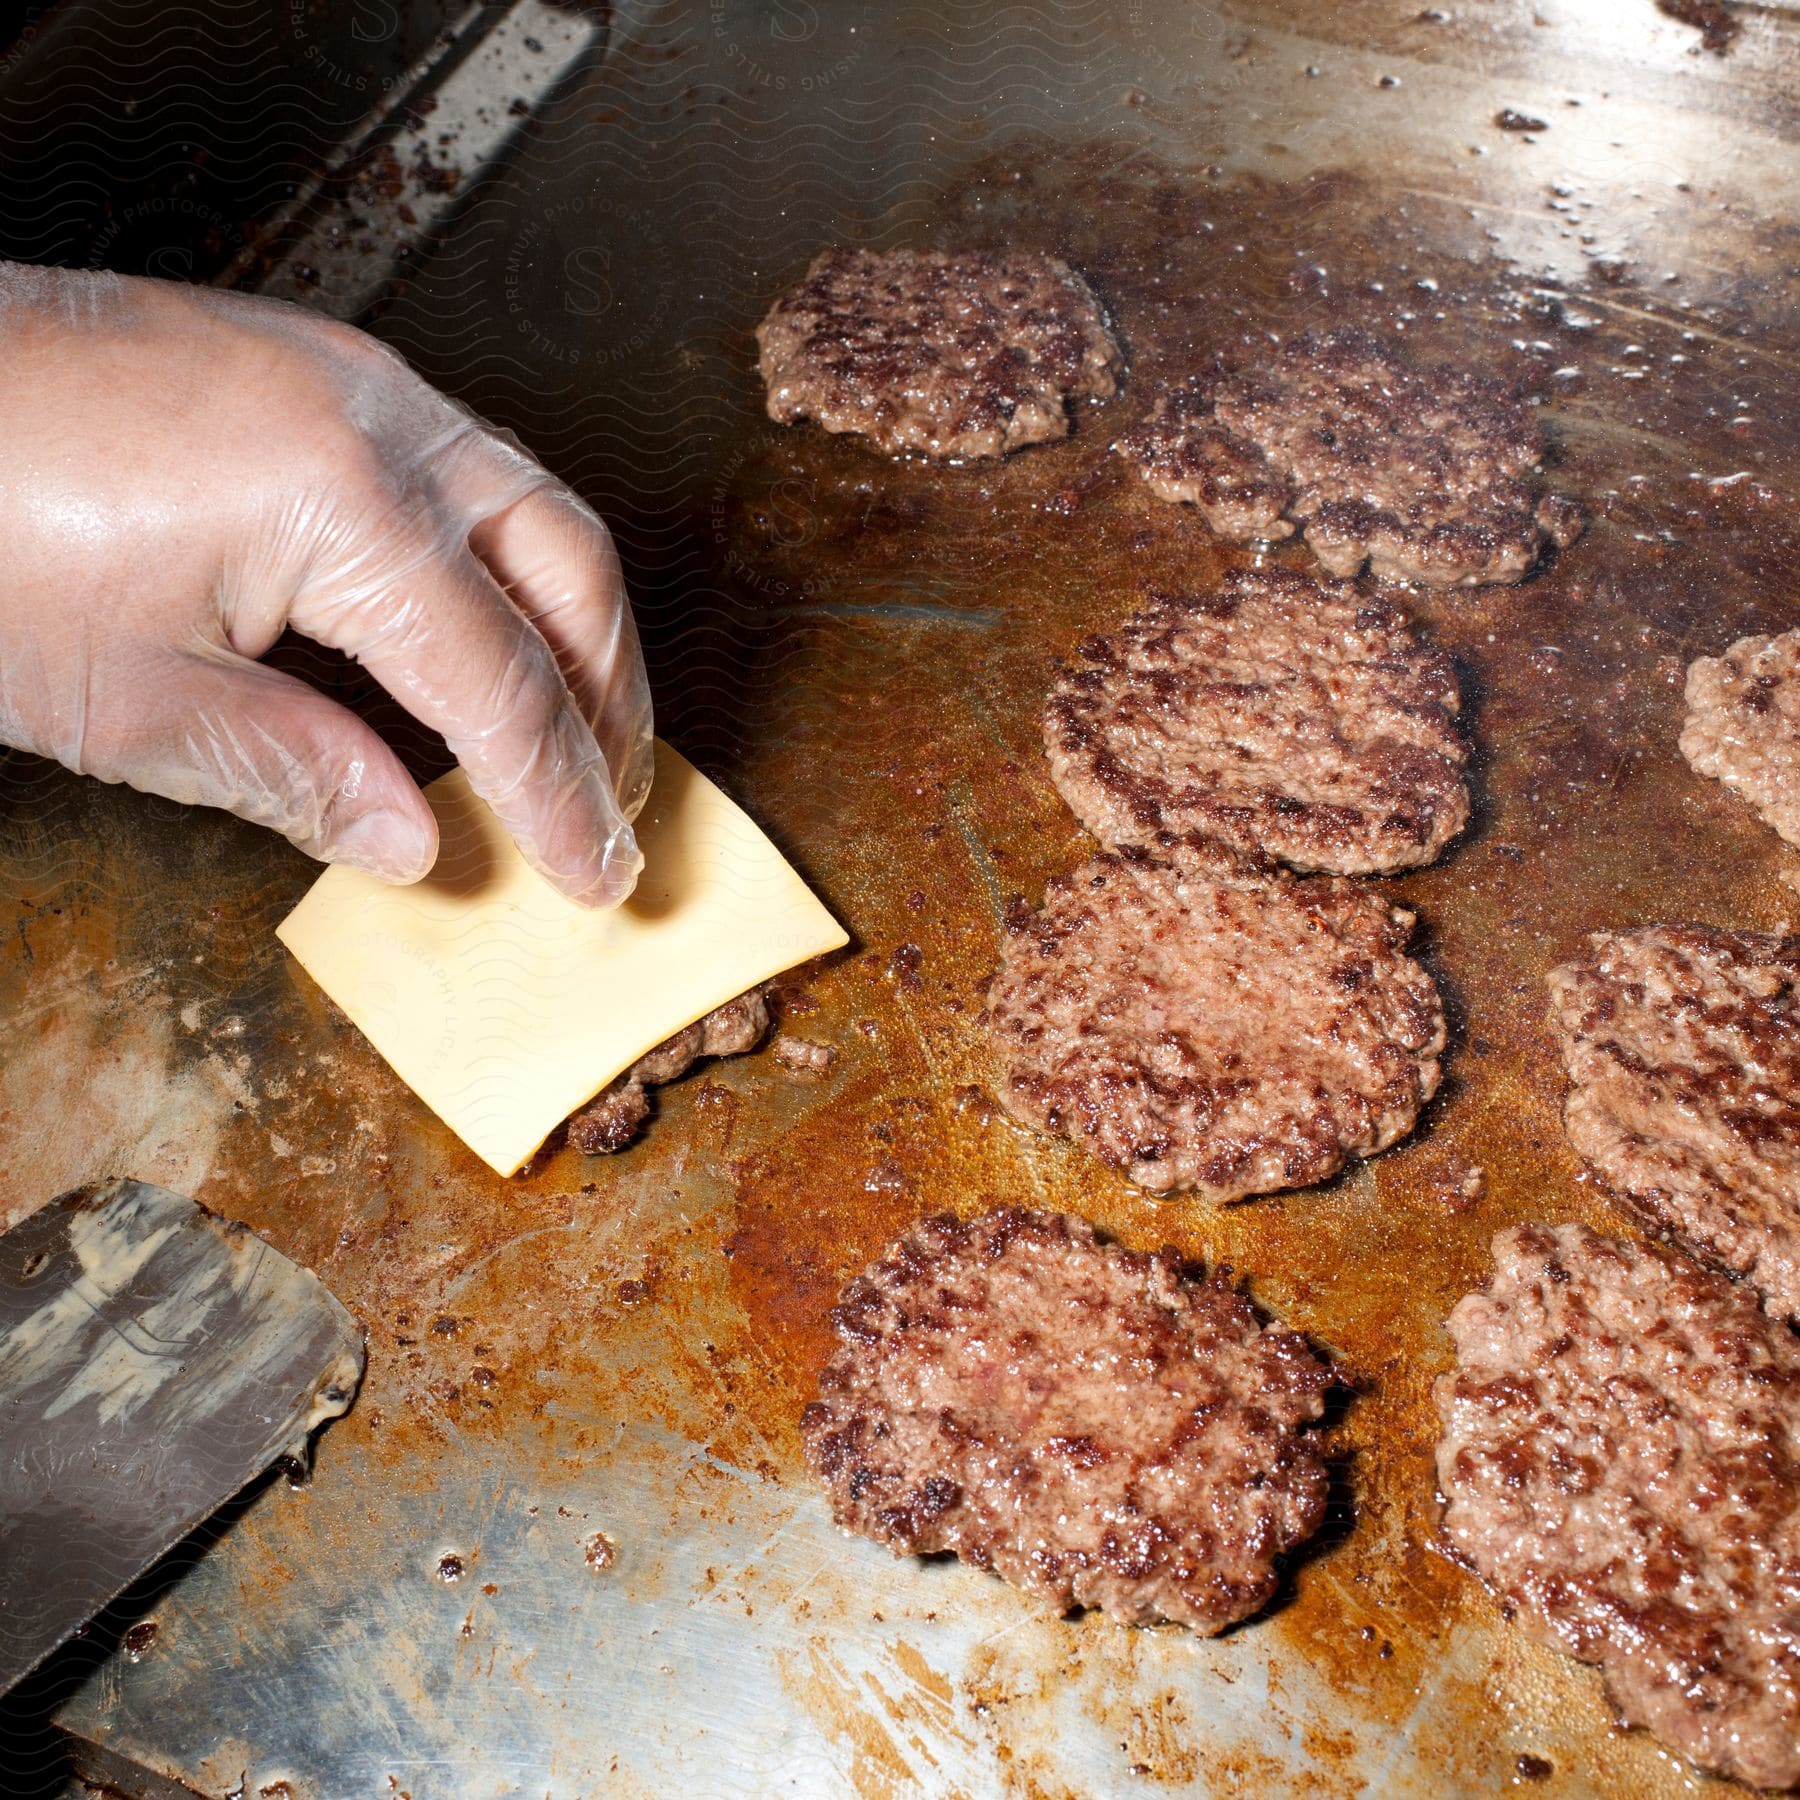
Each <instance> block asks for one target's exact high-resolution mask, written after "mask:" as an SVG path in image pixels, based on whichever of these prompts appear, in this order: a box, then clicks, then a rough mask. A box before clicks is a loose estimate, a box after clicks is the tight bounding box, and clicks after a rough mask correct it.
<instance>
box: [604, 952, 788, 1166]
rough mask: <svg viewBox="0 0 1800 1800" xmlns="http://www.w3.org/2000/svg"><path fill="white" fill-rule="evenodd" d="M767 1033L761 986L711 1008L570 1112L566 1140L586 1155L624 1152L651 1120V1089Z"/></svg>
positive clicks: (731, 1053)
mask: <svg viewBox="0 0 1800 1800" xmlns="http://www.w3.org/2000/svg"><path fill="white" fill-rule="evenodd" d="M768 1029H769V1002H768V997H767V995H766V994H765V993H764V991H763V989H761V988H759V987H758V988H752V989H751V990H750V991H749V992H748V993H747V994H739V995H738V997H737V998H736V999H735V1000H727V1001H726V1002H725V1004H724V1005H723V1006H715V1007H714V1008H713V1010H712V1011H711V1012H709V1013H708V1014H707V1015H706V1017H705V1018H703V1019H696V1020H695V1021H694V1022H693V1024H691V1025H685V1026H683V1027H682V1029H681V1030H680V1031H678V1032H676V1034H675V1035H674V1036H673V1037H672V1038H664V1039H663V1041H662V1042H661V1043H660V1044H658V1045H657V1046H656V1047H655V1049H653V1050H646V1051H645V1052H644V1054H643V1055H642V1056H640V1057H639V1058H638V1059H637V1061H636V1062H634V1063H633V1064H632V1065H631V1067H630V1068H629V1069H627V1070H626V1071H625V1073H624V1074H623V1075H621V1076H619V1077H618V1078H617V1079H616V1080H615V1081H613V1082H611V1083H610V1084H609V1085H608V1086H606V1087H604V1088H602V1089H601V1091H600V1092H599V1093H598V1094H596V1095H595V1096H594V1098H593V1099H592V1100H590V1101H589V1102H588V1103H587V1105H586V1106H584V1107H582V1108H581V1110H580V1111H579V1112H576V1113H572V1114H571V1115H570V1116H569V1142H570V1143H571V1144H573V1145H574V1146H575V1148H576V1149H577V1150H580V1151H582V1152H583V1153H584V1154H586V1155H588V1156H611V1155H612V1154H613V1153H614V1152H615V1151H619V1150H623V1149H624V1148H625V1147H626V1146H627V1145H628V1144H630V1143H633V1142H634V1141H635V1140H636V1138H637V1136H638V1133H639V1132H641V1131H642V1130H643V1128H644V1122H645V1121H646V1120H647V1119H648V1118H649V1117H650V1093H649V1090H650V1089H651V1088H652V1087H661V1086H662V1085H663V1084H664V1083H666V1082H670V1081H678V1080H680V1078H681V1077H682V1076H683V1075H685V1074H686V1073H687V1072H688V1070H689V1069H690V1068H692V1067H693V1065H694V1064H695V1063H696V1062H698V1061H699V1060H700V1058H701V1057H703V1056H742V1055H743V1053H744V1052H745V1051H746V1050H754V1049H755V1048H756V1046H757V1045H758V1044H759V1043H761V1042H762V1038H763V1033H764V1032H766V1031H767V1030H768Z"/></svg>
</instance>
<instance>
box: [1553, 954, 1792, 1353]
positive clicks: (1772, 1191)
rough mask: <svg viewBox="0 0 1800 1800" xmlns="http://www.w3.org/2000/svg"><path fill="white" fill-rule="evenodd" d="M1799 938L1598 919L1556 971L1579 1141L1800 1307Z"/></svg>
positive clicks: (1626, 1186)
mask: <svg viewBox="0 0 1800 1800" xmlns="http://www.w3.org/2000/svg"><path fill="white" fill-rule="evenodd" d="M1797 985H1800V938H1780V937H1768V936H1763V935H1760V934H1758V933H1755V932H1744V931H1715V930H1712V929H1710V928H1708V927H1706V926H1701V925H1658V926H1652V927H1649V928H1647V929H1645V930H1642V931H1602V932H1596V933H1595V934H1594V935H1593V936H1592V937H1591V938H1590V939H1589V940H1588V952H1587V954H1586V955H1585V956H1583V957H1579V958H1577V959H1576V960H1575V961H1574V962H1571V963H1565V964H1564V965H1563V966H1562V967H1561V968H1558V969H1553V970H1552V971H1551V973H1550V1021H1551V1024H1552V1025H1553V1026H1554V1028H1555V1030H1556V1033H1557V1035H1558V1037H1559V1038H1560V1040H1561V1043H1562V1052H1563V1061H1564V1062H1565V1063H1566V1064H1567V1065H1568V1070H1569V1079H1570V1081H1571V1083H1572V1084H1573V1085H1572V1086H1571V1088H1570V1091H1569V1097H1568V1100H1567V1102H1566V1103H1565V1105H1564V1108H1563V1118H1564V1122H1565V1123H1566V1125H1567V1127H1568V1132H1569V1142H1570V1143H1572V1144H1573V1145H1574V1146H1575V1148H1576V1149H1577V1150H1578V1151H1579V1152H1580V1153H1581V1154H1582V1155H1583V1156H1584V1157H1586V1158H1587V1160H1588V1161H1589V1162H1590V1163H1592V1164H1593V1165H1594V1167H1595V1168H1596V1169H1597V1170H1598V1171H1599V1173H1600V1175H1601V1178H1602V1179H1603V1180H1605V1181H1606V1183H1607V1184H1608V1185H1609V1186H1611V1187H1613V1188H1615V1189H1617V1190H1618V1192H1620V1193H1621V1194H1623V1195H1625V1196H1627V1197H1628V1198H1629V1199H1631V1200H1633V1201H1635V1202H1636V1203H1637V1205H1639V1206H1640V1207H1642V1208H1643V1210H1644V1211H1645V1212H1646V1213H1647V1214H1648V1215H1649V1216H1650V1218H1651V1219H1652V1220H1654V1221H1655V1222H1656V1223H1657V1224H1658V1225H1660V1226H1663V1227H1664V1228H1666V1229H1667V1230H1669V1231H1672V1232H1674V1233H1676V1234H1677V1235H1678V1236H1679V1237H1681V1238H1682V1239H1683V1240H1685V1242H1686V1243H1687V1244H1689V1245H1690V1246H1691V1247H1692V1248H1693V1249H1694V1250H1695V1251H1696V1252H1697V1253H1698V1254H1699V1255H1701V1256H1703V1257H1705V1258H1706V1259H1707V1260H1708V1261H1711V1262H1715V1263H1717V1264H1719V1266H1720V1267H1722V1268H1725V1269H1728V1270H1730V1271H1731V1272H1732V1273H1733V1274H1735V1275H1744V1276H1748V1277H1749V1279H1750V1280H1751V1281H1753V1282H1754V1283H1755V1284H1756V1285H1757V1286H1758V1287H1759V1288H1761V1289H1762V1291H1763V1293H1764V1294H1765V1295H1766V1296H1767V1297H1768V1303H1769V1306H1770V1308H1771V1309H1772V1310H1774V1311H1776V1312H1779V1313H1782V1314H1787V1315H1792V1316H1796V1317H1800V999H1797V997H1796V987H1797Z"/></svg>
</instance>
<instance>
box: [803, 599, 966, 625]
mask: <svg viewBox="0 0 1800 1800" xmlns="http://www.w3.org/2000/svg"><path fill="white" fill-rule="evenodd" d="M778 614H779V616H780V617H781V618H784V619H848V620H854V621H855V622H856V623H858V624H865V625H877V626H881V625H898V626H903V627H906V628H907V629H910V630H923V629H926V628H929V627H932V626H940V627H943V628H945V629H947V630H951V631H992V630H993V629H994V627H995V626H996V625H998V624H999V623H1000V614H999V613H998V612H996V611H994V610H993V609H992V608H991V607H976V606H970V607H963V606H940V605H938V604H937V603H936V602H935V601H929V600H886V601H873V602H870V603H869V604H868V605H859V604H857V603H855V602H853V601H848V600H837V601H833V600H812V601H803V602H800V603H797V604H795V605H793V606H783V607H781V608H779V609H778Z"/></svg>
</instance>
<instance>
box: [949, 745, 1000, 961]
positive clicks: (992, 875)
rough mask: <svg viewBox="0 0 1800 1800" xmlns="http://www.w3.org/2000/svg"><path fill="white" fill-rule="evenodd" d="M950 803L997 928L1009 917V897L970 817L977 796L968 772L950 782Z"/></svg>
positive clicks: (951, 812)
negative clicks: (1007, 911) (1002, 889)
mask: <svg viewBox="0 0 1800 1800" xmlns="http://www.w3.org/2000/svg"><path fill="white" fill-rule="evenodd" d="M949 802H950V818H951V820H952V822H953V823H954V824H955V826H956V832H957V835H958V836H959V837H960V838H961V839H962V841H963V844H964V846H965V847H966V848H967V850H968V852H969V866H970V867H971V868H973V869H974V871H975V875H976V878H977V880H979V881H980V883H981V885H982V887H983V888H984V889H985V890H986V892H987V897H988V910H989V911H990V912H991V913H992V914H993V917H994V927H995V929H996V930H998V929H999V927H1000V924H1001V922H1002V921H1003V920H1004V918H1005V916H1006V899H1005V896H1004V895H1003V894H1002V893H1001V892H1000V871H999V869H998V868H996V867H995V865H994V859H993V857H992V856H991V855H989V853H988V847H987V845H986V844H984V843H983V842H982V841H981V839H980V838H979V837H978V836H977V835H976V833H975V823H974V820H973V819H972V818H971V816H970V815H971V814H972V813H973V812H974V810H975V796H974V793H973V792H972V791H971V789H970V787H969V779H968V777H967V776H966V775H958V776H957V777H956V779H955V780H954V781H952V782H951V783H950V791H949Z"/></svg>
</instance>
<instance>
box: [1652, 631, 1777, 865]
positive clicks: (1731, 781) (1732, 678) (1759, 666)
mask: <svg viewBox="0 0 1800 1800" xmlns="http://www.w3.org/2000/svg"><path fill="white" fill-rule="evenodd" d="M1687 708H1688V710H1687V720H1686V722H1685V723H1684V724H1683V725H1682V728H1681V754H1682V755H1683V756H1685V757H1686V758H1687V759H1688V762H1689V764H1690V765H1691V766H1692V767H1693V769H1694V771H1695V772H1696V773H1697V774H1700V775H1710V776H1712V777H1713V778H1714V780H1716V781H1722V782H1724V784H1725V785H1726V786H1727V787H1728V788H1730V789H1731V790H1732V792H1733V793H1736V794H1741V795H1742V796H1743V797H1744V798H1745V799H1746V800H1748V801H1749V802H1750V804H1751V805H1752V806H1754V807H1755V808H1756V810H1757V811H1758V812H1759V813H1761V814H1762V816H1763V818H1764V820H1765V821H1767V823H1769V824H1770V825H1772V826H1774V828H1775V829H1776V831H1778V832H1779V833H1780V834H1781V835H1782V837H1784V838H1785V839H1786V840H1787V841H1788V842H1789V843H1790V844H1800V631H1786V632H1783V633H1782V635H1781V636H1780V637H1746V638H1739V639H1738V641H1737V642H1736V643H1735V644H1733V645H1732V646H1731V648H1730V649H1729V650H1727V651H1726V652H1725V654H1724V655H1723V656H1702V657H1698V658H1696V659H1695V661H1694V662H1692V663H1691V664H1689V666H1688V672H1687Z"/></svg>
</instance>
